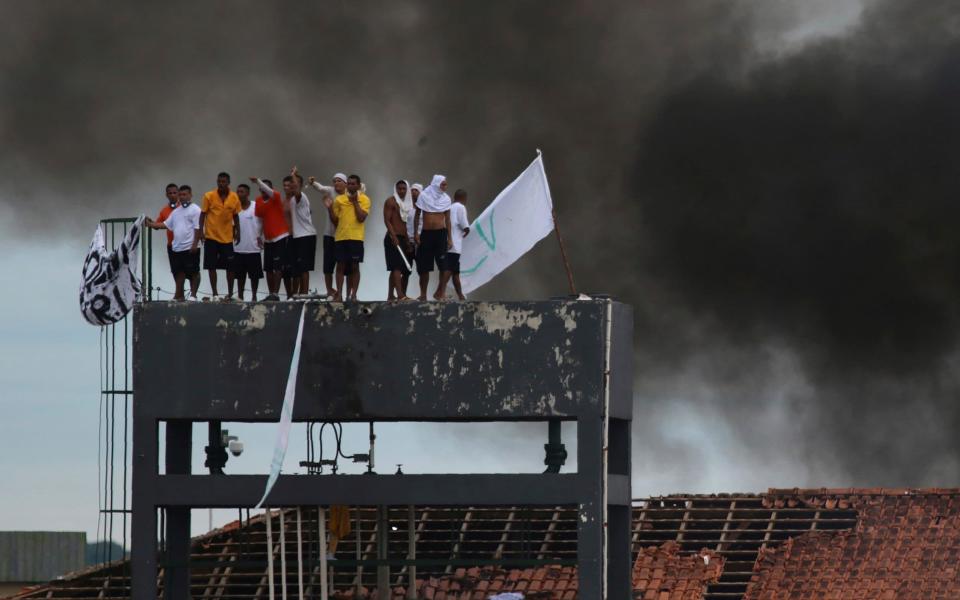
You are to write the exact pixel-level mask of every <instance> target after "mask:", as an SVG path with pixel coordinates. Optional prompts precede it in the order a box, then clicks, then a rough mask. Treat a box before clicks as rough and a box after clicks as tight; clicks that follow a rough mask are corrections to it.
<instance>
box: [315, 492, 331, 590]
mask: <svg viewBox="0 0 960 600" xmlns="http://www.w3.org/2000/svg"><path fill="white" fill-rule="evenodd" d="M317 515H318V516H317V520H318V521H319V522H320V544H319V545H320V600H328V599H329V595H328V594H329V591H328V590H327V511H326V510H324V508H323V507H322V506H320V507H318V509H317Z"/></svg>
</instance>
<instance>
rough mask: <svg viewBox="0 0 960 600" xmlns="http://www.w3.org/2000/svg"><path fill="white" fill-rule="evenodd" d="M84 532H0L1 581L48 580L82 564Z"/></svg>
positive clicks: (78, 567) (85, 535)
mask: <svg viewBox="0 0 960 600" xmlns="http://www.w3.org/2000/svg"><path fill="white" fill-rule="evenodd" d="M86 545H87V534H86V533H84V532H76V531H0V581H30V582H33V581H37V582H40V581H50V580H51V579H54V578H55V577H57V576H60V575H63V574H65V573H69V572H70V571H76V570H77V569H80V568H82V567H83V558H84V549H85V548H86Z"/></svg>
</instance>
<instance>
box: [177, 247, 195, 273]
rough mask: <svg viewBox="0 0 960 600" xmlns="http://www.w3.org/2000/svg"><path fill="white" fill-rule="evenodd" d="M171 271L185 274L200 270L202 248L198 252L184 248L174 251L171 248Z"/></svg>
mask: <svg viewBox="0 0 960 600" xmlns="http://www.w3.org/2000/svg"><path fill="white" fill-rule="evenodd" d="M170 271H171V272H173V274H174V275H176V274H177V273H183V274H184V275H187V276H189V275H194V274H196V273H199V272H200V250H199V249H198V250H197V251H196V252H191V251H189V250H184V251H183V252H174V251H173V250H172V249H171V250H170Z"/></svg>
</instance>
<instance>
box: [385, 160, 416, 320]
mask: <svg viewBox="0 0 960 600" xmlns="http://www.w3.org/2000/svg"><path fill="white" fill-rule="evenodd" d="M411 212H413V200H412V199H411V198H410V190H409V187H408V184H407V182H406V181H405V180H403V179H401V180H400V181H398V182H397V183H396V184H394V190H393V195H392V196H390V197H389V198H387V199H386V201H385V202H384V203H383V223H384V225H386V227H387V233H386V235H384V236H383V257H384V259H386V262H387V273H388V275H387V301H388V302H390V301H393V300H409V298H407V281H408V280H409V278H410V267H409V266H408V264H409V261H411V260H413V242H411V241H410V238H409V237H408V236H407V216H408V215H409V214H410V213H411Z"/></svg>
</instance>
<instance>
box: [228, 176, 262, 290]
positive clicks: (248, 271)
mask: <svg viewBox="0 0 960 600" xmlns="http://www.w3.org/2000/svg"><path fill="white" fill-rule="evenodd" d="M237 197H238V198H240V208H241V210H240V214H239V215H238V217H239V220H240V241H239V242H234V243H233V262H232V264H231V268H232V270H233V275H234V278H235V279H236V281H237V299H238V300H243V288H244V286H245V284H246V281H247V277H249V278H250V300H252V301H254V302H256V301H257V285H258V284H259V283H260V279H261V278H262V277H263V262H262V260H261V258H260V250H261V249H262V248H263V221H261V220H260V218H259V217H257V214H256V211H257V207H256V204H254V203H253V202H251V201H250V186H248V185H247V184H245V183H241V184H240V185H238V186H237ZM228 291H229V293H230V294H233V290H228Z"/></svg>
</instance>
